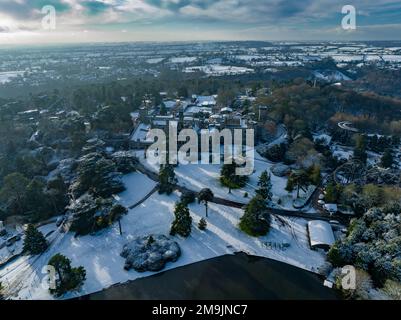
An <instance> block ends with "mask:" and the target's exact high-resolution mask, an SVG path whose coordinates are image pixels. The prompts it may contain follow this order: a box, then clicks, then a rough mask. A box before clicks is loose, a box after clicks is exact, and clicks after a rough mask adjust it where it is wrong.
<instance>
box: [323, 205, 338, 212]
mask: <svg viewBox="0 0 401 320" xmlns="http://www.w3.org/2000/svg"><path fill="white" fill-rule="evenodd" d="M324 208H325V209H326V210H327V211H330V212H337V211H338V208H337V204H335V203H326V204H325V205H324Z"/></svg>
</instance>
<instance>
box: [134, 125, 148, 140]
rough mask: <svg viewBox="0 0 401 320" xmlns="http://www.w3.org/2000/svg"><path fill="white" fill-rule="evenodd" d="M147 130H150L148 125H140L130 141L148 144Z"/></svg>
mask: <svg viewBox="0 0 401 320" xmlns="http://www.w3.org/2000/svg"><path fill="white" fill-rule="evenodd" d="M149 130H150V126H149V125H146V124H144V123H141V124H140V125H139V126H138V128H136V130H135V132H134V133H133V135H132V137H131V140H132V141H135V142H149V140H148V134H149Z"/></svg>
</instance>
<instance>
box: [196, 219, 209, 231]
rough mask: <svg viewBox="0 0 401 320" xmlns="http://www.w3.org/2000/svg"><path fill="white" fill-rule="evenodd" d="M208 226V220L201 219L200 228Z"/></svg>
mask: <svg viewBox="0 0 401 320" xmlns="http://www.w3.org/2000/svg"><path fill="white" fill-rule="evenodd" d="M206 227H207V222H206V220H205V219H204V218H202V219H200V221H199V224H198V228H199V229H200V230H206Z"/></svg>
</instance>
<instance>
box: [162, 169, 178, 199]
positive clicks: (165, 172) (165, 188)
mask: <svg viewBox="0 0 401 320" xmlns="http://www.w3.org/2000/svg"><path fill="white" fill-rule="evenodd" d="M176 183H177V178H176V177H175V172H174V168H173V166H171V165H169V164H166V165H162V166H160V171H159V193H160V194H163V193H167V194H171V193H172V192H173V191H174V186H175V184H176Z"/></svg>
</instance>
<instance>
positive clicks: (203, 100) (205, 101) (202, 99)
mask: <svg viewBox="0 0 401 320" xmlns="http://www.w3.org/2000/svg"><path fill="white" fill-rule="evenodd" d="M196 102H197V104H198V106H210V105H215V104H216V99H215V98H214V96H198V97H197V99H196Z"/></svg>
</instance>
